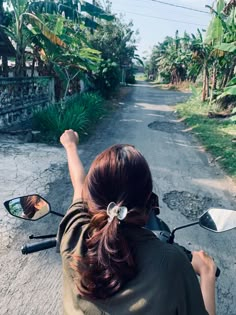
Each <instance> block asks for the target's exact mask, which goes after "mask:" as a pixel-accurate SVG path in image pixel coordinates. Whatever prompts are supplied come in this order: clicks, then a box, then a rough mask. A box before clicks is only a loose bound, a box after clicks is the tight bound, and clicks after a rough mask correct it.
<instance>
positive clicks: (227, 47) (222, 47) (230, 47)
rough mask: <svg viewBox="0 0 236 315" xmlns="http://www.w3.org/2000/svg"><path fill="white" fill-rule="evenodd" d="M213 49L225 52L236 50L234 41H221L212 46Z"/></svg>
mask: <svg viewBox="0 0 236 315" xmlns="http://www.w3.org/2000/svg"><path fill="white" fill-rule="evenodd" d="M214 48H215V49H219V50H223V51H226V52H230V53H233V52H235V51H236V42H232V43H221V44H219V45H215V46H214Z"/></svg>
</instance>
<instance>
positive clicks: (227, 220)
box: [199, 208, 236, 232]
mask: <svg viewBox="0 0 236 315" xmlns="http://www.w3.org/2000/svg"><path fill="white" fill-rule="evenodd" d="M199 224H200V226H201V227H203V228H205V229H207V230H210V231H213V232H225V231H228V230H231V229H234V228H235V227H236V211H235V210H228V209H217V208H210V209H208V211H207V212H205V213H204V214H203V215H202V216H201V217H200V218H199Z"/></svg>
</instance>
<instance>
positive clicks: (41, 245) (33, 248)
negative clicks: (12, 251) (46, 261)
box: [21, 239, 57, 255]
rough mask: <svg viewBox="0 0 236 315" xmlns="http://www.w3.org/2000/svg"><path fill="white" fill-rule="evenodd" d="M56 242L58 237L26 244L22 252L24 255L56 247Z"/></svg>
mask: <svg viewBox="0 0 236 315" xmlns="http://www.w3.org/2000/svg"><path fill="white" fill-rule="evenodd" d="M56 244H57V241H56V239H53V240H47V241H42V242H37V243H34V244H26V245H24V246H22V247H21V252H22V254H23V255H27V254H30V253H35V252H38V251H40V250H44V249H48V248H52V247H56Z"/></svg>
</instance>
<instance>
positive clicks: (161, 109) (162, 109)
mask: <svg viewBox="0 0 236 315" xmlns="http://www.w3.org/2000/svg"><path fill="white" fill-rule="evenodd" d="M136 105H138V106H139V107H143V109H146V110H155V111H159V112H173V111H174V108H171V107H170V106H168V105H164V104H163V105H160V104H159V105H153V104H148V103H136Z"/></svg>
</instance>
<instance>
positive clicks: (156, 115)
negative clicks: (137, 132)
mask: <svg viewBox="0 0 236 315" xmlns="http://www.w3.org/2000/svg"><path fill="white" fill-rule="evenodd" d="M147 116H155V117H164V115H158V114H147Z"/></svg>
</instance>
